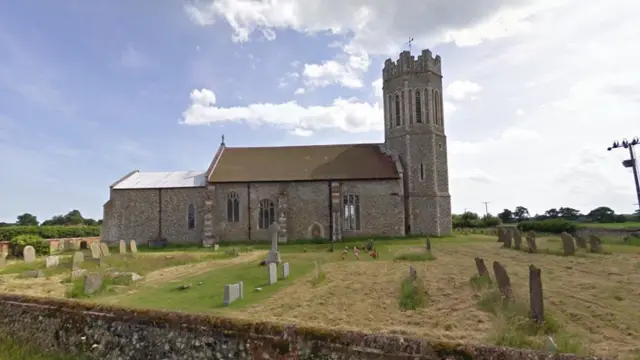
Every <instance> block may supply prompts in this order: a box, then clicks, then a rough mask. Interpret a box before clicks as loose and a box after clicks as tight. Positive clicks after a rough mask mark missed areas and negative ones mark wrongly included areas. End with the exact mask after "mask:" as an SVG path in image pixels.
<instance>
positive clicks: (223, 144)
mask: <svg viewBox="0 0 640 360" xmlns="http://www.w3.org/2000/svg"><path fill="white" fill-rule="evenodd" d="M221 145H224V134H222V144H221Z"/></svg>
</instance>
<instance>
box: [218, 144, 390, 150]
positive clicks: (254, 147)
mask: <svg viewBox="0 0 640 360" xmlns="http://www.w3.org/2000/svg"><path fill="white" fill-rule="evenodd" d="M356 145H371V146H378V145H380V143H348V144H317V145H281V146H227V149H287V148H310V147H338V146H356Z"/></svg>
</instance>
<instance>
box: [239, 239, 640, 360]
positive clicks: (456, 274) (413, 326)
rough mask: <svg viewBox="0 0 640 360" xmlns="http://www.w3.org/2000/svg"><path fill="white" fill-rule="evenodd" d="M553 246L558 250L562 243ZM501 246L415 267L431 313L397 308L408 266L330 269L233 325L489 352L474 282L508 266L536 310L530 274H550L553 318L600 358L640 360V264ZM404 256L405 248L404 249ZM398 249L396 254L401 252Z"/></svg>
mask: <svg viewBox="0 0 640 360" xmlns="http://www.w3.org/2000/svg"><path fill="white" fill-rule="evenodd" d="M553 246H556V247H557V246H558V244H555V245H553ZM499 247H500V244H497V243H484V244H459V245H442V246H439V247H437V248H434V254H435V255H436V256H437V258H438V259H437V260H436V261H429V262H415V263H413V265H414V266H415V268H416V270H417V273H418V277H419V279H420V280H421V281H422V282H423V285H424V288H425V290H426V292H427V293H428V295H427V299H428V300H427V305H426V307H425V308H423V309H419V310H416V311H411V312H405V311H401V310H400V308H399V306H398V292H399V287H400V281H401V279H402V278H403V277H405V276H407V275H408V271H409V269H408V264H407V263H399V262H393V261H379V262H373V261H368V262H358V261H344V262H333V263H327V264H325V265H323V271H324V273H325V275H326V280H325V282H324V283H322V284H321V285H319V286H316V287H313V286H312V285H311V284H310V283H309V281H308V280H309V279H308V278H306V279H300V280H298V281H297V282H296V283H295V284H293V285H292V286H290V287H287V288H284V289H282V290H281V291H279V292H278V293H277V294H275V295H274V296H272V297H271V298H269V299H267V300H265V301H264V302H262V303H260V304H256V305H252V306H249V307H248V308H246V309H243V310H235V311H230V312H229V313H230V314H231V315H233V316H238V317H247V318H248V317H250V318H252V319H256V320H257V319H260V320H271V321H278V322H293V323H298V324H305V325H313V326H329V327H335V328H344V329H359V330H362V331H372V332H386V333H395V334H414V335H418V336H423V337H426V338H428V339H433V340H449V341H463V342H471V343H486V342H487V341H488V338H487V337H488V334H491V333H492V332H493V331H492V330H493V326H494V325H493V318H492V317H491V316H490V315H488V314H487V313H485V312H482V311H480V310H478V309H477V307H476V299H475V297H474V292H473V290H472V289H471V286H470V285H469V279H470V278H471V276H472V275H474V274H475V271H476V269H475V265H474V260H473V258H474V257H476V256H480V257H483V258H484V259H485V262H486V263H487V265H488V266H489V267H490V266H491V263H492V262H493V261H494V260H498V261H500V262H501V263H502V264H503V265H505V267H506V269H507V271H508V273H509V276H510V277H511V281H512V285H513V288H514V292H515V294H516V296H517V297H518V298H519V299H522V301H523V302H527V303H528V286H529V284H528V265H529V264H535V265H536V266H538V267H539V268H541V269H542V279H543V287H544V296H545V309H546V311H548V312H550V313H551V314H553V316H554V317H555V318H556V319H558V320H559V322H560V323H561V324H563V325H564V326H565V327H566V328H567V330H568V331H569V332H571V333H573V334H575V335H577V336H578V339H579V340H580V341H581V342H583V343H584V344H585V346H587V347H588V348H590V349H591V350H592V351H594V352H595V353H597V354H600V355H610V356H613V355H616V356H619V357H620V358H631V359H633V358H634V356H635V355H634V354H635V353H636V352H637V351H639V350H640V349H639V348H638V345H637V338H638V336H640V273H639V272H638V269H640V267H639V265H638V264H639V261H638V257H637V255H632V254H614V255H606V256H605V255H588V256H586V257H562V256H555V255H543V254H535V255H534V254H527V253H524V252H518V251H515V250H506V249H499ZM405 249H406V248H405ZM394 250H395V249H394Z"/></svg>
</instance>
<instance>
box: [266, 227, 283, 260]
mask: <svg viewBox="0 0 640 360" xmlns="http://www.w3.org/2000/svg"><path fill="white" fill-rule="evenodd" d="M269 231H271V250H270V251H269V256H268V257H267V263H280V251H278V233H279V232H280V225H278V223H277V222H275V221H274V222H273V224H271V226H270V227H269Z"/></svg>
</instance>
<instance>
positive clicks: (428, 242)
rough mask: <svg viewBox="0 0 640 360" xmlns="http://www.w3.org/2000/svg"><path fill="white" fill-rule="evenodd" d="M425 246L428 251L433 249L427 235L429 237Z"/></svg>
mask: <svg viewBox="0 0 640 360" xmlns="http://www.w3.org/2000/svg"><path fill="white" fill-rule="evenodd" d="M424 248H425V249H426V250H427V251H431V240H430V239H429V238H428V237H427V239H426V240H425V242H424Z"/></svg>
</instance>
